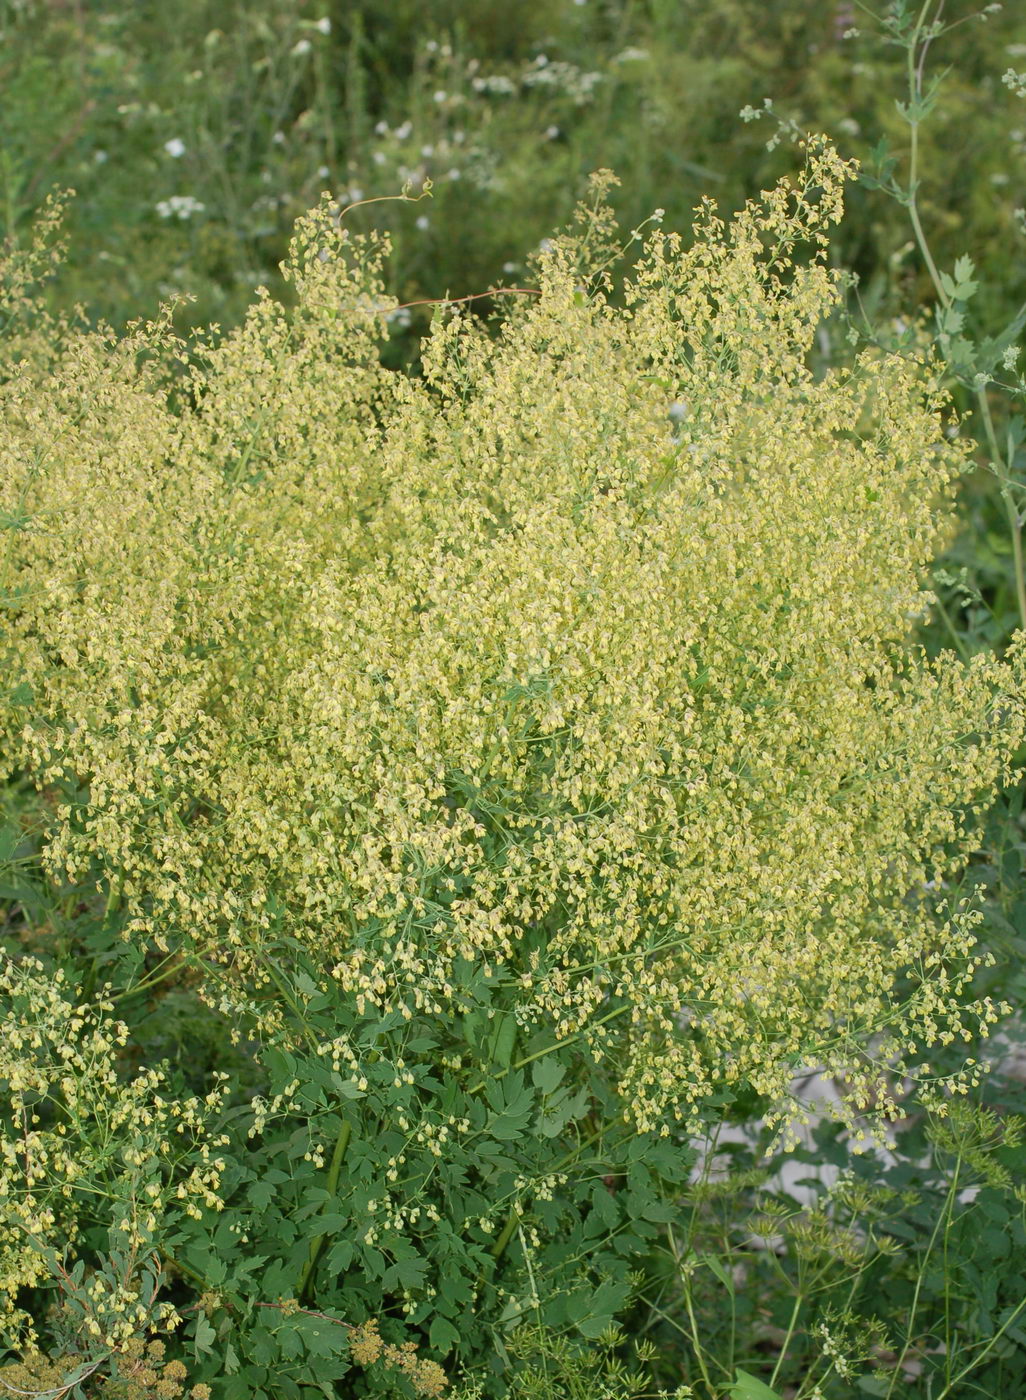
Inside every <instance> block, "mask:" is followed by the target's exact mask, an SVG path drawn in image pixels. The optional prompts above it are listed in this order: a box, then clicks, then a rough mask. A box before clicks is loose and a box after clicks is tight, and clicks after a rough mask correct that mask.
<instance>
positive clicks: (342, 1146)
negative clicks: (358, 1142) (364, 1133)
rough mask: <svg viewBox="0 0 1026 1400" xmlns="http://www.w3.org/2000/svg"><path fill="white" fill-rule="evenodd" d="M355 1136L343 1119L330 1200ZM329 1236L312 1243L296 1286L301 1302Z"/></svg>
mask: <svg viewBox="0 0 1026 1400" xmlns="http://www.w3.org/2000/svg"><path fill="white" fill-rule="evenodd" d="M352 1135H353V1125H352V1124H351V1123H350V1122H349V1120H348V1118H343V1120H342V1126H341V1128H340V1129H339V1134H338V1137H337V1139H336V1140H335V1151H334V1152H333V1153H332V1154H331V1164H330V1166H329V1167H328V1182H327V1188H328V1199H329V1200H331V1199H332V1198H333V1197H334V1196H335V1193H336V1191H337V1190H338V1178H339V1175H340V1173H341V1171H342V1163H343V1161H344V1160H345V1155H346V1148H347V1147H348V1146H349V1139H350V1138H351V1137H352ZM325 1239H327V1235H325V1234H320V1235H317V1236H315V1237H314V1239H312V1240H311V1241H310V1252H309V1254H308V1255H307V1258H306V1263H305V1264H304V1265H303V1271H302V1273H301V1274H300V1275H299V1282H298V1283H297V1285H296V1297H297V1298H298V1299H299V1301H300V1302H302V1300H303V1295H304V1294H305V1293H306V1290H307V1289H308V1288H309V1286H310V1282H311V1280H312V1278H313V1272H314V1269H315V1268H316V1267H317V1260H318V1259H319V1258H320V1254H321V1250H322V1249H323V1248H324V1241H325Z"/></svg>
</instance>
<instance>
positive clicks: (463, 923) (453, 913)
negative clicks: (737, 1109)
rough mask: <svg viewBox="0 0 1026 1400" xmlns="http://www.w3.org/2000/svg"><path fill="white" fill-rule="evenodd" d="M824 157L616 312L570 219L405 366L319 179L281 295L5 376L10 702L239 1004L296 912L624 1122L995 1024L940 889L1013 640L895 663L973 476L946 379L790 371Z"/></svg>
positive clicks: (821, 241)
mask: <svg viewBox="0 0 1026 1400" xmlns="http://www.w3.org/2000/svg"><path fill="white" fill-rule="evenodd" d="M849 173H850V172H849V171H848V170H847V168H846V167H845V165H844V164H843V162H841V160H840V159H839V158H838V156H837V155H836V153H835V152H833V150H832V149H831V148H830V147H828V146H826V145H824V144H816V143H813V144H812V146H811V147H810V149H809V152H808V166H807V169H806V172H805V175H804V177H803V179H802V180H801V181H800V182H798V183H797V184H796V185H795V186H793V187H791V186H789V185H781V186H780V187H779V188H777V189H776V190H773V191H770V192H768V193H766V194H764V196H763V197H762V198H761V199H760V200H758V201H756V202H754V203H753V204H751V205H750V206H749V207H748V208H746V209H745V210H744V211H742V213H741V214H740V215H738V217H737V218H736V219H735V220H734V222H733V223H732V224H730V226H729V227H728V226H725V225H724V224H723V223H722V222H721V221H720V220H719V219H718V218H717V216H716V214H715V211H714V210H713V209H712V208H711V207H707V208H705V209H703V210H702V211H701V212H700V215H699V219H698V223H697V225H696V237H695V241H694V243H693V246H691V247H689V248H688V249H686V250H685V249H684V248H683V247H682V244H681V241H680V239H679V238H678V237H677V236H676V235H673V234H664V233H662V232H654V233H651V234H650V235H648V236H645V237H644V238H642V237H641V236H640V235H639V237H638V239H637V240H635V241H636V243H637V244H639V245H640V252H639V254H638V258H637V261H636V262H635V263H633V264H632V267H631V270H630V272H629V273H625V274H624V278H623V280H622V282H621V283H620V284H619V286H620V289H621V290H622V295H618V296H614V295H613V293H614V291H616V290H617V288H616V287H615V286H614V282H613V273H612V272H611V271H610V269H611V268H612V267H613V266H614V263H615V258H616V254H617V249H616V246H615V237H614V235H613V233H612V232H611V229H610V223H609V219H608V217H607V216H606V214H605V213H604V212H603V211H602V209H601V208H600V207H598V206H596V208H595V209H593V210H590V211H585V212H584V213H583V214H582V218H581V221H580V227H579V229H578V230H577V232H576V233H574V234H572V235H567V236H566V237H564V238H560V239H557V240H554V241H553V243H552V245H551V247H549V248H548V249H547V250H546V251H545V252H544V253H541V254H540V255H539V256H538V259H537V275H538V286H539V295H537V296H536V297H535V298H533V299H529V300H528V299H521V300H519V301H516V300H512V299H511V300H510V304H509V306H508V308H507V316H506V321H505V323H504V325H503V327H502V329H501V331H500V333H499V334H498V335H492V334H490V333H488V332H487V331H486V330H484V329H482V328H481V327H480V326H479V325H478V324H477V323H476V322H475V321H474V320H473V319H472V318H471V317H469V316H465V315H461V314H448V315H440V316H439V317H438V318H437V320H436V322H435V325H434V328H433V331H432V334H431V336H430V338H429V339H428V341H427V343H426V344H425V347H424V375H423V377H422V378H413V377H409V376H406V375H401V374H397V373H394V372H391V371H388V370H386V369H385V368H384V367H383V366H382V365H381V362H380V356H379V339H380V335H381V333H382V331H381V326H382V319H383V318H382V316H381V312H382V311H383V310H387V309H388V307H389V305H390V303H388V302H387V300H386V299H385V298H384V297H383V295H382V288H381V282H380V276H379V266H380V259H381V257H382V256H383V255H384V249H383V247H382V246H379V245H377V244H375V243H374V242H372V241H361V240H359V239H354V238H351V237H349V236H347V233H346V230H345V229H344V228H342V227H340V226H339V219H338V212H337V210H336V209H334V207H333V206H332V205H331V204H330V203H325V204H324V205H323V206H322V208H321V209H319V210H317V211H315V212H314V213H313V214H312V215H311V216H310V217H309V218H308V219H307V220H306V221H304V222H303V223H302V224H301V226H300V228H299V231H298V233H297V236H296V239H295V242H294V245H293V248H292V252H291V255H290V260H289V262H288V264H287V266H286V269H285V270H286V275H287V276H288V277H289V278H290V280H291V282H292V284H293V289H294V292H295V302H296V304H295V306H294V307H293V308H291V309H288V310H285V309H282V308H280V307H278V306H276V305H275V304H274V303H272V301H271V300H270V299H269V298H268V297H267V296H266V295H265V296H261V297H260V298H259V299H258V301H257V303H256V305H255V306H254V308H253V310H252V312H251V314H250V315H249V317H248V319H247V321H246V322H245V324H244V325H243V326H242V327H241V329H239V330H238V331H237V332H234V333H232V334H230V335H227V336H225V337H224V338H223V339H222V340H220V341H219V342H218V343H217V344H216V345H213V344H211V345H207V346H200V347H195V346H194V347H192V348H191V349H190V350H188V352H187V351H186V348H185V347H183V346H181V345H179V344H177V342H175V340H174V338H173V337H172V336H171V334H170V333H169V331H168V328H167V326H166V324H161V325H157V326H152V327H147V328H140V329H138V330H136V331H135V332H134V333H133V334H131V335H130V336H128V337H127V338H126V339H123V340H121V341H115V340H114V339H113V338H112V337H109V336H104V335H97V334H85V333H73V332H70V331H69V332H65V333H64V334H63V335H62V337H61V339H60V343H59V345H58V346H57V347H56V348H54V347H48V348H47V351H46V357H45V364H42V363H41V362H40V361H39V360H38V358H37V359H36V360H35V361H33V360H32V358H31V356H30V355H28V354H27V352H26V353H25V354H24V356H23V359H22V361H21V362H20V363H13V362H12V363H9V364H8V366H7V369H6V370H5V372H4V374H3V375H2V376H0V412H2V415H3V420H4V422H5V424H6V427H5V433H4V438H3V441H2V443H0V508H2V509H3V510H4V511H5V512H6V513H7V515H8V517H9V518H10V519H12V520H14V521H16V526H17V528H13V529H11V530H9V531H8V532H7V534H6V538H5V540H4V549H5V553H4V555H3V559H2V562H0V591H3V592H4V593H5V594H6V595H7V602H8V617H9V619H10V624H11V625H10V631H9V634H8V636H9V640H8V644H7V645H8V648H9V666H10V672H11V674H12V676H13V677H14V682H13V683H16V684H17V685H18V687H19V689H18V692H17V694H18V696H19V699H18V700H17V702H13V701H12V703H11V704H10V705H9V706H8V707H7V709H6V711H5V712H4V715H3V718H2V720H0V723H2V743H3V752H4V761H5V762H6V765H7V766H8V768H10V769H11V770H15V769H19V768H20V769H23V770H26V771H29V772H31V773H32V774H33V775H34V776H35V777H36V779H37V781H38V782H39V783H40V784H51V785H55V786H59V787H60V788H61V789H62V791H63V792H65V793H66V794H67V796H66V797H65V799H64V801H63V804H62V805H61V807H60V809H59V818H58V820H57V823H56V825H55V829H54V831H53V835H52V839H51V843H50V848H49V859H50V861H51V862H52V864H53V866H54V867H55V868H63V869H65V870H66V871H69V872H70V873H71V874H72V875H77V876H79V877H81V878H89V879H91V880H95V881H97V883H98V884H99V886H100V888H101V889H103V890H104V891H107V890H108V889H109V891H110V897H111V899H112V900H120V901H122V902H123V906H124V907H125V908H126V909H127V911H128V914H129V916H130V917H129V919H128V921H127V928H128V932H129V936H131V937H133V938H136V939H140V940H148V941H152V942H153V943H155V944H156V945H157V946H158V947H161V948H166V947H168V946H170V945H171V944H174V945H175V946H177V947H181V948H183V949H184V950H185V951H186V952H187V953H188V954H189V955H191V956H192V957H194V958H195V959H196V960H197V962H198V963H201V964H202V966H203V968H204V969H205V976H206V983H207V987H208V993H209V995H210V997H211V998H212V1000H213V1001H214V1002H215V1004H219V999H221V998H224V997H225V996H228V997H231V996H236V995H237V996H239V997H243V996H246V995H249V994H252V993H254V992H259V991H261V989H263V990H264V991H266V990H268V989H270V990H273V986H274V965H273V961H272V959H273V951H274V950H275V949H276V948H279V947H281V946H282V945H283V943H284V941H285V940H292V941H294V942H298V943H299V944H300V945H301V946H302V947H304V948H305V949H306V951H307V954H308V956H309V957H310V958H311V959H312V960H313V961H314V963H315V965H317V966H319V967H320V968H321V969H322V970H323V976H324V980H325V982H327V983H330V982H331V981H332V980H333V981H334V984H335V985H336V986H337V988H338V989H339V990H341V991H342V992H344V993H345V994H346V995H347V996H349V997H351V998H353V1000H354V1002H355V1004H356V1005H357V1006H358V1007H359V1008H360V1009H361V1010H367V1011H368V1012H370V1011H373V1010H374V1009H375V1008H392V1007H398V1008H401V1009H402V1010H403V1011H404V1014H406V1015H407V1016H412V1015H417V1014H419V1015H426V1016H436V1017H439V1018H446V1017H448V1016H450V1015H451V1013H452V1010H453V1006H454V1003H455V999H456V993H455V988H456V986H457V983H458V978H459V967H460V966H461V965H464V964H462V963H461V960H467V959H469V960H472V961H473V962H474V963H475V964H477V965H479V966H481V965H483V966H484V967H486V968H487V969H488V970H489V972H490V973H491V974H492V975H494V976H495V978H496V980H497V983H498V982H500V981H501V982H502V983H503V984H504V985H505V986H507V987H509V988H511V989H512V991H511V992H510V995H511V996H512V997H513V998H514V999H515V1003H516V1014H517V1017H518V1019H519V1021H520V1022H521V1024H522V1025H524V1026H525V1027H533V1026H546V1027H548V1028H549V1029H550V1030H551V1032H552V1033H553V1034H554V1035H555V1036H556V1037H557V1038H563V1039H565V1038H568V1037H578V1038H579V1039H580V1041H581V1042H582V1044H584V1043H587V1044H588V1045H589V1046H590V1048H591V1050H592V1052H593V1053H596V1054H604V1055H608V1056H610V1057H611V1063H612V1064H613V1066H614V1067H615V1072H616V1074H617V1076H618V1083H619V1085H620V1088H621V1090H622V1093H623V1100H624V1104H625V1112H627V1113H628V1114H630V1115H633V1117H634V1119H635V1121H636V1122H637V1123H638V1124H639V1125H640V1126H641V1127H652V1126H656V1125H659V1124H661V1123H662V1124H665V1123H666V1122H668V1121H669V1120H670V1119H672V1117H674V1116H677V1117H678V1118H684V1119H690V1118H691V1117H693V1115H694V1114H695V1113H696V1112H697V1110H698V1108H699V1107H700V1106H701V1104H702V1102H703V1100H704V1099H705V1097H706V1096H707V1095H708V1094H709V1093H710V1092H711V1091H712V1090H714V1089H716V1088H719V1087H722V1086H723V1085H724V1084H727V1085H729V1084H733V1083H739V1082H748V1083H750V1084H752V1085H753V1086H754V1087H755V1088H756V1089H758V1090H759V1091H761V1092H763V1093H766V1094H769V1095H772V1096H780V1095H782V1094H783V1093H784V1092H785V1091H786V1088H787V1085H788V1083H789V1080H790V1078H791V1076H792V1074H793V1072H794V1069H795V1067H796V1066H798V1065H800V1064H802V1063H808V1062H810V1061H812V1062H815V1063H818V1064H821V1065H826V1066H827V1067H829V1068H838V1069H840V1068H847V1069H849V1070H853V1069H855V1068H856V1064H855V1056H856V1051H857V1048H858V1047H859V1046H860V1045H863V1044H865V1043H867V1042H868V1038H869V1037H871V1036H872V1037H875V1040H874V1042H873V1043H874V1046H875V1050H876V1059H877V1060H878V1061H881V1062H883V1061H887V1060H888V1059H891V1058H893V1057H895V1056H897V1057H900V1056H901V1055H902V1054H905V1053H907V1052H908V1051H910V1050H911V1049H913V1048H914V1047H915V1046H917V1045H920V1044H922V1043H924V1042H925V1043H931V1042H934V1041H937V1040H945V1039H948V1038H950V1037H952V1036H956V1035H959V1034H961V1033H962V1032H963V1030H966V1029H968V1030H975V1028H976V1024H977V1022H983V1023H985V1022H987V1021H988V1020H989V1019H991V1018H992V1017H993V1015H994V1011H993V1008H991V1007H989V1006H987V1005H981V1006H977V1007H975V1008H974V1009H973V1010H972V1012H971V1013H970V1015H969V1017H968V1022H967V1020H966V1016H965V1013H964V1012H963V1011H962V1010H960V1001H961V1000H962V997H963V992H964V990H965V986H966V982H967V978H968V975H969V973H970V972H971V970H972V967H973V957H974V955H973V951H972V949H973V937H972V930H971V919H970V918H969V917H968V916H967V915H965V914H964V913H963V912H961V911H960V910H959V909H957V908H946V907H944V906H942V905H939V904H938V900H937V898H936V897H935V896H934V895H933V894H932V893H931V892H930V891H929V890H927V889H925V888H924V886H925V885H926V884H927V883H928V882H937V881H940V880H941V879H942V877H944V876H945V875H946V874H947V873H949V872H950V871H951V870H952V869H954V868H955V867H956V866H957V865H958V863H959V861H961V860H962V859H963V858H964V856H965V853H966V850H967V848H968V843H969V841H970V840H971V836H970V832H971V829H972V822H973V819H974V818H975V816H976V814H977V813H978V812H979V811H980V810H981V809H982V807H983V806H984V805H985V804H986V803H987V801H988V800H989V799H990V797H991V795H992V794H993V792H994V790H995V787H996V785H998V784H999V783H1000V782H1002V781H1003V780H1004V779H1006V778H1007V776H1008V773H1009V764H1010V760H1011V755H1012V754H1013V752H1014V750H1015V747H1016V744H1017V743H1018V742H1019V740H1020V738H1021V736H1022V733H1023V715H1022V707H1021V704H1020V701H1019V699H1018V694H1019V691H1018V685H1019V679H1018V671H1017V669H1016V668H1018V667H1019V665H1020V663H1019V662H1018V661H1017V660H1015V659H1013V661H1011V662H1009V663H1002V664H999V663H997V662H994V661H990V660H984V659H979V660H977V661H975V662H974V663H973V664H971V665H964V664H962V662H960V661H959V660H958V659H957V658H955V657H954V656H951V655H947V656H944V657H942V658H941V659H940V660H938V661H936V662H931V661H929V660H927V659H926V657H925V656H923V655H921V654H920V653H919V652H917V651H916V650H915V649H914V648H913V647H912V646H911V645H910V635H911V631H912V629H913V627H914V625H915V621H916V619H917V618H920V617H921V616H922V615H923V614H924V611H925V610H926V609H927V608H928V606H929V604H930V595H929V593H928V592H927V591H925V589H924V583H923V578H924V570H925V568H926V566H927V564H928V562H929V560H930V559H931V557H932V555H933V554H934V552H935V551H936V549H937V548H938V545H939V544H940V543H941V542H943V540H944V538H945V536H946V533H947V532H948V531H949V529H950V504H951V483H952V481H953V478H954V477H955V475H956V474H957V473H958V472H959V471H960V470H961V469H962V468H963V467H964V465H965V462H966V460H967V456H966V453H967V448H966V444H965V442H964V441H962V440H960V439H959V438H958V437H957V436H951V435H949V434H948V432H946V430H945V429H946V424H945V419H944V416H943V414H944V407H945V406H944V401H943V396H942V394H941V391H940V388H939V378H940V376H939V373H938V372H937V370H936V368H935V367H934V366H932V365H931V364H930V363H929V362H925V363H913V362H910V361H909V360H905V359H900V358H898V357H887V356H881V355H879V354H877V353H865V354H862V355H860V356H859V357H857V358H856V359H855V361H854V363H853V364H852V365H851V366H849V367H845V368H838V369H833V370H829V371H827V372H826V373H824V374H822V375H821V376H818V377H817V376H816V375H814V374H813V373H811V372H810V370H809V368H808V355H809V349H810V346H811V343H812V339H813V337H814V334H815V332H816V328H817V326H818V325H819V324H820V323H821V321H822V319H823V317H824V316H826V315H828V314H829V313H830V312H831V310H832V309H833V308H834V306H835V305H836V303H837V300H838V296H839V290H838V286H837V282H836V280H835V279H834V278H833V277H832V276H831V274H830V273H829V272H828V270H827V268H826V266H825V257H826V245H827V234H828V230H829V227H830V225H831V224H833V223H835V222H836V220H837V219H838V218H839V217H840V213H841V194H842V186H843V182H844V180H845V178H846V177H847V175H848V174H849ZM806 248H810V249H811V256H808V257H806V256H805V249H806ZM264 1000H265V1001H266V1002H267V1003H268V1004H270V1003H271V1002H272V1000H273V998H272V997H265V998H264ZM266 1014H267V1018H268V1021H269V1022H270V1021H272V1020H273V1017H272V1014H271V1013H266ZM331 1053H333V1054H334V1055H335V1057H336V1058H340V1059H346V1061H347V1069H348V1070H349V1071H351V1072H352V1073H354V1074H357V1073H358V1072H359V1067H358V1065H357V1064H356V1063H355V1061H354V1060H353V1059H352V1057H351V1056H350V1054H349V1053H348V1052H347V1048H346V1047H337V1048H333V1049H332V1050H331ZM877 1077H878V1075H876V1072H875V1071H873V1073H869V1072H868V1071H862V1070H860V1071H859V1073H858V1074H857V1075H856V1077H855V1080H854V1081H853V1086H852V1098H853V1102H856V1103H858V1102H868V1101H869V1099H870V1097H871V1096H872V1095H873V1094H874V1093H875V1092H876V1087H875V1079H876V1078H877Z"/></svg>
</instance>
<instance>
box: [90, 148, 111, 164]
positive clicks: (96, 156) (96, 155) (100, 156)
mask: <svg viewBox="0 0 1026 1400" xmlns="http://www.w3.org/2000/svg"><path fill="white" fill-rule="evenodd" d="M108 159H109V157H108V155H107V152H106V151H94V152H93V160H95V161H96V164H97V165H105V164H106V162H107V160H108Z"/></svg>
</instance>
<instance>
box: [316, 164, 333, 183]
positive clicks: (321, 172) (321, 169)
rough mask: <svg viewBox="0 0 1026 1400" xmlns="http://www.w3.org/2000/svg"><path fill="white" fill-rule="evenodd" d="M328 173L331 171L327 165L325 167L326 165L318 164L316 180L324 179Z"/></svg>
mask: <svg viewBox="0 0 1026 1400" xmlns="http://www.w3.org/2000/svg"><path fill="white" fill-rule="evenodd" d="M330 174H331V171H330V170H329V169H328V167H327V166H326V165H319V166H318V167H317V178H318V180H326V179H327V178H328V176H329V175H330Z"/></svg>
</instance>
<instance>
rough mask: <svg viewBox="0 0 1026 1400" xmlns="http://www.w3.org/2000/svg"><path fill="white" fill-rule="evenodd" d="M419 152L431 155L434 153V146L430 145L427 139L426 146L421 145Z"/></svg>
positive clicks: (423, 154)
mask: <svg viewBox="0 0 1026 1400" xmlns="http://www.w3.org/2000/svg"><path fill="white" fill-rule="evenodd" d="M420 153H421V155H422V156H433V155H434V153H435V148H434V146H432V145H431V143H430V141H429V142H428V144H427V145H426V146H421V148H420Z"/></svg>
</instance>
